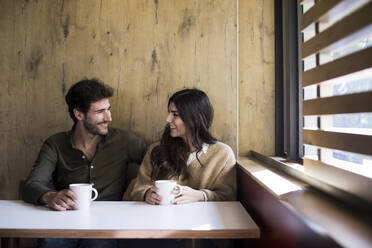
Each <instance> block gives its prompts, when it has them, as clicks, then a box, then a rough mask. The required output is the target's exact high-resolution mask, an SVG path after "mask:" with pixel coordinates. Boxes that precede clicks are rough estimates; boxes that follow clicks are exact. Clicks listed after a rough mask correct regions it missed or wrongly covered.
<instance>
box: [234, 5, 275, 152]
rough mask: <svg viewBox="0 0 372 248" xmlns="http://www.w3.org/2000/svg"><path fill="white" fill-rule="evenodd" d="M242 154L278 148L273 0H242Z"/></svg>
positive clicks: (240, 100) (240, 30)
mask: <svg viewBox="0 0 372 248" xmlns="http://www.w3.org/2000/svg"><path fill="white" fill-rule="evenodd" d="M238 9H239V125H238V126H239V127H238V128H239V134H238V137H239V138H238V142H239V145H238V147H239V155H247V154H248V152H249V151H250V150H254V151H257V152H259V153H262V154H265V155H273V154H274V152H275V64H274V61H275V60H274V59H275V49H274V44H275V40H274V39H275V37H274V1H273V0H249V1H239V7H238Z"/></svg>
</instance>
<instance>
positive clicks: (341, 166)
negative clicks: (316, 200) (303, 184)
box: [277, 0, 372, 204]
mask: <svg viewBox="0 0 372 248" xmlns="http://www.w3.org/2000/svg"><path fill="white" fill-rule="evenodd" d="M282 4H283V5H282V8H283V11H282V13H283V15H282V16H283V18H284V19H285V20H283V22H282V23H283V30H284V32H283V44H284V46H283V47H284V48H286V49H284V50H285V52H284V54H283V64H285V66H284V67H287V69H286V68H283V71H284V73H283V92H284V93H283V106H284V113H283V115H284V119H283V121H282V123H283V130H284V131H285V133H286V134H285V135H284V137H285V139H284V140H285V142H284V146H283V147H284V148H283V150H284V153H285V154H286V155H287V158H289V159H291V160H297V161H300V162H302V163H303V165H304V171H305V173H306V174H308V175H310V176H311V177H314V178H316V179H317V180H319V181H322V182H325V183H327V184H328V185H331V186H333V187H336V188H338V189H340V190H341V191H345V192H348V193H351V194H352V195H353V196H356V197H357V198H358V199H361V200H362V202H367V203H368V204H371V203H372V194H371V192H370V189H371V188H372V15H371V14H370V13H372V2H371V1H368V0H352V1H350V0H344V1H342V0H318V1H314V0H304V1H299V3H296V2H295V1H285V0H283V2H282ZM286 11H287V13H286ZM296 13H297V15H296ZM286 20H287V21H286ZM296 28H297V30H298V33H296V32H294V29H296ZM296 38H298V40H299V42H297V44H296ZM296 47H298V50H297V51H298V56H297V58H296V56H295V53H296V52H297V51H296ZM277 54H278V53H277ZM296 66H298V67H297V69H298V70H297V72H296V70H295V69H296ZM288 68H289V69H288ZM296 73H297V74H296ZM295 84H296V85H297V86H295ZM286 93H287V94H286ZM296 93H298V95H295V96H293V94H296ZM291 98H292V99H291ZM288 99H290V100H288ZM295 100H297V101H298V102H297V103H296V104H295V103H294V101H295ZM292 105H296V106H298V107H297V112H296V111H295V113H291V111H292V112H293V110H292V109H295V110H296V107H294V106H292ZM296 118H298V119H297V120H296ZM291 120H295V123H296V124H297V126H295V125H294V124H293V121H291ZM279 121H280V119H279ZM291 123H292V124H291ZM288 125H292V126H290V127H289V128H288ZM297 128H298V129H297ZM295 131H296V132H297V135H298V136H297V137H296V135H295V134H293V133H294V132H295ZM277 138H278V136H277ZM296 142H297V143H296ZM291 144H292V145H291ZM296 144H297V145H296ZM296 148H298V150H296ZM278 150H279V151H280V149H277V151H278ZM277 155H281V154H277Z"/></svg>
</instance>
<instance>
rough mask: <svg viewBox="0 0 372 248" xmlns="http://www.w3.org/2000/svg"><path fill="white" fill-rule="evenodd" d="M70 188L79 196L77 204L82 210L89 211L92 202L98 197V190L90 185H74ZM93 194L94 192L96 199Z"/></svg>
mask: <svg viewBox="0 0 372 248" xmlns="http://www.w3.org/2000/svg"><path fill="white" fill-rule="evenodd" d="M69 188H70V189H71V190H72V191H73V192H74V193H75V195H76V196H77V198H78V199H77V200H75V202H76V203H77V205H78V206H79V209H81V210H84V209H89V207H90V204H91V202H92V201H94V200H95V199H97V197H98V192H97V190H96V189H95V188H93V186H92V184H89V183H74V184H70V185H69ZM92 192H94V197H92Z"/></svg>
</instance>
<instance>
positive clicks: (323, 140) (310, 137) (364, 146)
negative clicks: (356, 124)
mask: <svg viewBox="0 0 372 248" xmlns="http://www.w3.org/2000/svg"><path fill="white" fill-rule="evenodd" d="M303 133H304V144H307V145H312V146H320V147H325V148H329V149H336V150H342V151H347V152H354V153H359V154H365V155H372V147H371V146H370V144H371V142H372V136H370V135H364V134H351V133H341V132H332V131H323V130H310V129H304V130H303Z"/></svg>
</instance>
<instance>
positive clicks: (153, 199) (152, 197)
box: [145, 186, 161, 205]
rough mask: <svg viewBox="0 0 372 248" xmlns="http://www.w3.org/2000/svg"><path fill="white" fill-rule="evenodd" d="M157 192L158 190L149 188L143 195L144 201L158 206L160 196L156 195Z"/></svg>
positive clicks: (153, 187)
mask: <svg viewBox="0 0 372 248" xmlns="http://www.w3.org/2000/svg"><path fill="white" fill-rule="evenodd" d="M158 191H159V189H158V188H157V187H155V186H152V187H151V188H149V189H148V190H147V191H146V193H145V201H146V202H147V203H148V204H151V205H154V204H160V202H161V196H160V195H158V194H157V193H156V192H158Z"/></svg>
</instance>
